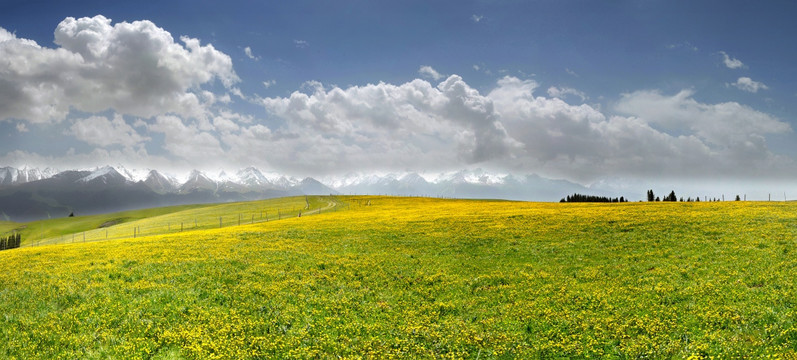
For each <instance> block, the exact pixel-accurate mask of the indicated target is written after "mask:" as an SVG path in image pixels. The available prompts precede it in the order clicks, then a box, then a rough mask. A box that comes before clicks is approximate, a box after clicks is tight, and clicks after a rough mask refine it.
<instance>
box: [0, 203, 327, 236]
mask: <svg viewBox="0 0 797 360" xmlns="http://www.w3.org/2000/svg"><path fill="white" fill-rule="evenodd" d="M336 204H337V205H342V204H340V203H339V202H337V201H336V200H335V198H334V197H328V196H327V197H321V196H294V197H286V198H278V199H268V200H260V201H247V202H234V203H223V204H197V205H182V206H169V207H161V208H153V209H143V210H131V211H123V212H117V213H110V214H101V215H89V216H76V217H64V218H57V219H47V220H39V221H32V222H28V223H14V222H0V234H8V233H13V232H18V233H20V234H21V235H22V240H23V241H22V245H23V246H33V245H52V244H59V243H72V242H91V241H98V240H108V239H122V238H127V237H133V236H134V233H135V234H136V235H137V236H142V235H157V234H165V233H172V232H180V231H181V228H182V229H183V230H184V231H187V230H196V229H208V228H218V227H220V221H219V218H221V227H223V226H232V225H238V224H243V223H256V222H265V221H268V220H274V219H279V218H286V217H289V216H297V215H298V213H299V212H300V211H303V212H304V213H305V214H314V213H316V212H318V211H319V209H321V211H322V212H323V210H324V209H325V208H328V209H333V208H334V206H335V205H336Z"/></svg>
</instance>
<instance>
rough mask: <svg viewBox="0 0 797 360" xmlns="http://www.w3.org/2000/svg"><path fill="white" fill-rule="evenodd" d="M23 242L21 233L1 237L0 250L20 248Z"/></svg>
mask: <svg viewBox="0 0 797 360" xmlns="http://www.w3.org/2000/svg"><path fill="white" fill-rule="evenodd" d="M21 242H22V236H20V235H19V234H13V235H9V236H7V237H0V250H8V249H15V248H18V247H19V244H20V243H21Z"/></svg>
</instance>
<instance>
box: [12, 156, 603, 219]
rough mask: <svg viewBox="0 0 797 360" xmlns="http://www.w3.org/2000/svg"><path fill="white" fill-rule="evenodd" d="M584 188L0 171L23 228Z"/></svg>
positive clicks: (386, 178) (465, 180) (414, 176)
mask: <svg viewBox="0 0 797 360" xmlns="http://www.w3.org/2000/svg"><path fill="white" fill-rule="evenodd" d="M584 191H588V189H586V188H585V187H583V186H581V185H578V184H575V183H572V182H568V181H564V180H550V179H545V178H541V177H539V176H536V175H526V176H515V175H497V174H491V173H488V172H485V171H483V170H481V169H476V170H462V171H458V172H451V173H443V174H439V175H436V176H428V175H427V176H421V175H420V174H418V173H413V172H408V173H403V174H386V175H375V174H368V175H364V174H354V173H352V174H348V175H346V176H342V177H329V178H323V179H321V180H320V181H319V180H316V179H313V178H310V177H308V178H304V179H301V180H300V179H297V178H294V177H289V176H285V175H281V174H274V173H265V174H264V173H263V172H261V171H260V170H259V169H257V168H254V167H247V168H244V169H240V170H238V171H236V172H235V173H226V172H224V171H221V172H219V173H218V174H215V175H211V174H206V173H204V172H201V171H198V170H194V171H191V172H190V173H189V174H187V175H184V176H183V177H181V178H178V177H175V176H173V175H169V174H166V173H163V172H160V171H158V170H136V169H127V168H125V167H122V166H104V167H100V168H96V169H93V170H66V171H57V170H53V169H50V168H47V169H44V170H40V169H36V168H33V169H30V168H23V169H17V168H13V167H3V168H0V212H1V215H2V216H3V219H4V220H12V221H29V220H35V219H41V218H47V217H63V216H67V215H68V214H70V213H72V212H74V213H75V214H76V215H86V214H94V213H102V212H109V211H121V210H129V209H138V208H147V207H156V206H168V205H180V204H193V203H215V202H229V201H245V200H258V199H265V198H273V197H281V196H293V195H329V194H373V195H380V194H385V195H407V196H434V197H441V196H442V197H460V198H502V199H514V200H535V201H557V200H558V199H560V198H561V197H563V196H565V195H567V194H571V193H574V192H584Z"/></svg>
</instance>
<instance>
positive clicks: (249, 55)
mask: <svg viewBox="0 0 797 360" xmlns="http://www.w3.org/2000/svg"><path fill="white" fill-rule="evenodd" d="M244 53H245V54H246V57H248V58H250V59H252V60H260V56H255V55H254V54H252V48H250V47H248V46H247V47H245V48H244Z"/></svg>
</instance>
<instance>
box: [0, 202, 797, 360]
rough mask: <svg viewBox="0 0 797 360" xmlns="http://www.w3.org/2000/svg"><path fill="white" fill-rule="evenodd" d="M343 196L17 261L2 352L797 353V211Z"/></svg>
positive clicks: (5, 307) (10, 257) (9, 262)
mask: <svg viewBox="0 0 797 360" xmlns="http://www.w3.org/2000/svg"><path fill="white" fill-rule="evenodd" d="M340 198H341V199H342V200H343V201H346V202H348V203H349V204H350V210H345V211H337V212H328V213H325V214H321V215H318V216H307V217H304V216H303V217H301V218H298V217H292V218H289V219H284V220H282V221H273V222H267V223H260V224H254V225H245V226H240V227H229V228H224V229H209V230H200V231H194V232H184V233H181V234H170V235H161V236H152V237H144V238H137V239H127V240H118V241H104V242H96V243H87V244H69V245H60V246H42V247H32V248H23V249H15V250H10V251H3V252H0V263H2V264H3V265H4V266H5V268H6V269H9V270H10V271H3V272H0V288H2V289H3V291H1V292H0V313H1V314H3V315H4V316H0V329H4V330H3V331H0V343H3V344H4V346H3V347H0V357H6V358H13V357H18V358H56V357H65V358H108V357H111V358H132V357H144V358H149V357H152V358H155V359H164V358H192V359H204V358H297V357H298V358H310V357H322V358H331V357H337V356H341V357H358V356H363V357H371V358H387V357H391V356H392V357H397V358H439V357H464V358H473V359H476V358H479V359H487V358H562V357H571V358H573V357H575V358H583V357H610V358H671V357H677V358H685V357H688V356H690V355H695V356H697V357H698V358H700V357H704V356H705V357H707V356H709V355H712V356H717V357H720V358H732V357H741V356H750V357H757V358H760V357H765V356H766V355H780V356H781V357H786V358H788V357H790V356H792V357H793V356H795V355H797V352H795V351H797V349H796V348H795V344H797V335H795V334H797V320H796V319H797V312H796V311H797V310H796V309H797V308H795V306H794V304H793V299H795V298H797V288H796V287H795V280H794V276H793V275H794V273H795V272H796V271H797V259H796V258H795V257H794V256H793V254H794V251H795V250H794V249H795V245H797V240H795V239H797V236H795V235H797V234H795V232H797V227H796V226H795V225H797V219H795V217H794V215H793V214H794V213H795V210H797V204H791V203H789V204H783V203H745V202H736V203H666V204H665V203H626V204H541V203H522V202H499V201H465V200H434V199H419V198H382V197H367V198H360V197H355V198H347V197H340ZM369 202H370V206H366V204H368V203H369Z"/></svg>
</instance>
